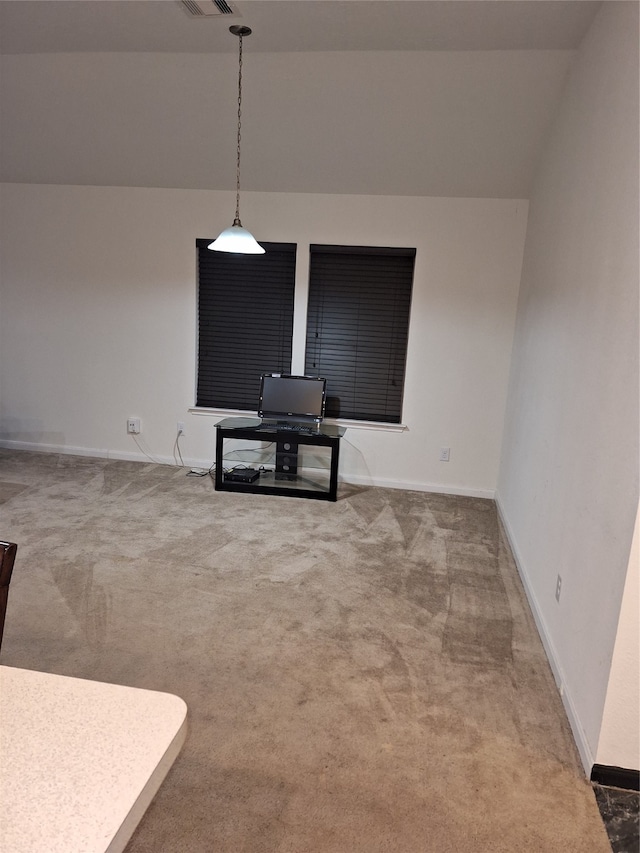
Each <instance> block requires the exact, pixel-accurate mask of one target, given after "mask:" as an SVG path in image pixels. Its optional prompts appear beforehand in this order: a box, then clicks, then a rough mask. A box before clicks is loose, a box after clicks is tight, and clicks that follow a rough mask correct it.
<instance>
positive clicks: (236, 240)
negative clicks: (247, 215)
mask: <svg viewBox="0 0 640 853" xmlns="http://www.w3.org/2000/svg"><path fill="white" fill-rule="evenodd" d="M229 32H230V33H233V35H234V36H238V38H239V40H240V41H239V48H238V147H237V158H236V216H235V219H234V220H233V225H231V227H229V228H225V230H224V231H223V232H222V233H221V234H220V235H219V236H218V237H217V238H216V239H215V240H214V241H213V243H209V245H208V246H207V248H208V249H213V250H214V252H235V253H236V254H241V255H261V254H264V249H263V248H262V246H261V245H260V244H259V243H258V242H256V240H255V238H254V237H253V235H252V234H251V233H250V232H249V231H247V229H246V228H243V227H242V222H240V127H241V124H242V39H243V38H244V36H250V35H251V30H250V29H249V27H239V26H233V27H229Z"/></svg>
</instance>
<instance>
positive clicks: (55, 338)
mask: <svg viewBox="0 0 640 853" xmlns="http://www.w3.org/2000/svg"><path fill="white" fill-rule="evenodd" d="M234 202H235V198H234V196H233V195H232V194H229V193H220V192H215V191H196V190H169V189H135V188H114V187H102V188H99V187H78V186H52V185H47V186H41V185H28V184H5V185H2V222H1V223H0V224H1V235H2V236H1V239H2V245H1V251H2V289H3V292H2V306H3V310H2V316H1V318H0V382H1V386H2V399H1V401H0V405H1V409H0V442H1V443H2V444H4V445H5V446H14V447H33V448H41V449H56V450H63V451H67V452H87V453H98V454H107V455H110V456H125V457H126V456H127V455H130V454H134V455H135V454H137V455H139V451H138V448H137V446H136V445H135V443H134V441H133V439H132V438H131V437H130V436H128V435H127V434H126V431H125V426H126V419H127V417H129V416H136V417H139V418H141V420H142V430H143V431H142V434H141V436H140V441H141V443H143V446H144V447H145V449H146V450H147V451H148V452H149V453H150V454H151V455H152V456H153V457H154V458H157V459H161V460H170V459H171V457H172V452H173V443H174V439H175V434H176V432H175V431H176V423H177V421H178V420H181V421H185V423H186V435H185V437H184V439H183V441H182V442H181V444H182V452H183V455H184V457H185V459H187V460H189V462H191V463H196V464H207V465H208V464H210V463H211V461H212V459H213V452H214V451H213V445H214V429H213V424H214V422H215V420H216V419H214V418H211V417H203V416H200V415H195V414H190V413H189V412H188V409H189V408H190V407H191V406H192V405H193V402H194V385H195V347H196V340H195V318H196V286H195V246H194V242H195V239H196V238H197V237H209V236H215V234H216V233H217V232H218V231H219V230H221V228H222V227H225V226H226V225H228V224H229V221H230V219H231V218H232V214H233V209H234ZM242 215H243V222H244V223H245V225H246V226H247V227H249V228H250V229H251V230H252V231H253V233H254V234H255V235H256V236H257V237H258V238H259V239H263V240H273V241H279V240H282V241H291V242H297V243H298V247H299V248H298V275H297V287H298V288H299V289H300V290H301V291H304V289H305V288H306V276H307V270H308V245H309V243H312V242H318V243H323V242H326V243H346V244H364V245H389V246H415V247H416V248H417V258H416V268H415V286H414V296H413V304H412V318H411V328H410V338H409V352H408V366H407V381H406V389H405V407H404V421H405V424H406V425H407V427H408V429H407V431H405V432H403V433H391V432H380V431H375V432H374V431H363V430H352V429H350V430H349V431H348V433H347V436H346V439H347V440H346V442H344V443H343V452H342V458H341V473H342V474H343V476H344V477H345V479H351V480H353V481H358V482H375V483H379V484H388V485H405V486H408V487H415V488H425V489H434V490H447V491H452V492H465V493H470V494H480V495H485V496H492V495H493V492H494V489H495V485H496V479H497V472H498V464H499V455H500V445H501V440H502V423H503V418H504V406H505V400H506V388H507V377H508V370H509V358H510V351H511V346H512V340H513V326H514V319H515V310H516V304H517V290H518V284H519V275H520V268H521V262H522V251H523V246H524V234H525V229H526V218H527V203H526V202H521V201H504V200H495V199H494V200H491V199H488V200H479V199H437V198H416V197H411V198H406V197H405V198H397V197H376V196H331V195H308V194H289V195H287V194H262V193H243V198H242ZM442 445H446V446H450V447H451V461H450V462H449V463H442V462H440V461H439V459H438V456H439V448H440V447H441V446H442Z"/></svg>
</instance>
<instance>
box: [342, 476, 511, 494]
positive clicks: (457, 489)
mask: <svg viewBox="0 0 640 853" xmlns="http://www.w3.org/2000/svg"><path fill="white" fill-rule="evenodd" d="M339 479H340V481H341V482H345V483H351V484H352V485H354V486H378V487H380V488H381V489H408V490H409V491H411V492H435V493H436V494H439V495H462V496H463V497H468V498H488V499H490V500H493V498H494V496H495V492H494V490H493V489H477V488H474V487H473V486H449V485H446V484H443V483H416V482H412V481H410V480H385V479H384V478H383V477H370V476H367V477H363V476H358V475H357V474H353V475H352V474H348V475H347V476H346V477H343V476H340V478H339Z"/></svg>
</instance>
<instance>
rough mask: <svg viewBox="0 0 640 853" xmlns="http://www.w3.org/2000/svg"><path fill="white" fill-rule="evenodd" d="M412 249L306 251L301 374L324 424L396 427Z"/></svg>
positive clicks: (399, 416) (399, 414) (316, 248)
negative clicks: (319, 403)
mask: <svg viewBox="0 0 640 853" xmlns="http://www.w3.org/2000/svg"><path fill="white" fill-rule="evenodd" d="M415 254H416V252H415V249H397V248H377V247H368V246H320V245H312V246H311V259H310V272H309V307H308V314H307V348H306V364H305V371H306V373H308V374H312V375H315V376H323V377H325V378H326V380H327V406H326V415H327V417H342V418H350V419H354V420H368V421H381V422H383V423H400V422H401V419H402V395H403V390H404V373H405V364H406V355H407V337H408V332H409V314H410V309H411V289H412V285H413V268H414V262H415Z"/></svg>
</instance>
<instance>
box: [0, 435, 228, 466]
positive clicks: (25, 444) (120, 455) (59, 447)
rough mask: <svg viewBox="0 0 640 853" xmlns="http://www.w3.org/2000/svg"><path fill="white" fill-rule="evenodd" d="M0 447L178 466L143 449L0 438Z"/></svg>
mask: <svg viewBox="0 0 640 853" xmlns="http://www.w3.org/2000/svg"><path fill="white" fill-rule="evenodd" d="M0 447H3V448H5V449H7V450H30V451H32V452H33V453H62V454H65V455H68V456H93V457H95V458H97V459H119V460H121V461H123V462H155V463H156V464H158V465H173V466H174V467H177V466H178V464H179V463H178V462H177V461H176V460H175V459H174V458H173V456H162V455H158V454H156V453H154V454H151V453H149V454H147V453H145V452H144V451H143V450H135V451H127V450H103V449H101V448H99V447H74V446H71V445H63V444H38V443H36V442H31V441H12V440H8V439H0ZM212 461H213V459H195V458H184V459H183V462H184V465H185V467H187V468H204V469H206V470H208V469H209V468H210V467H211V463H212Z"/></svg>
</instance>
